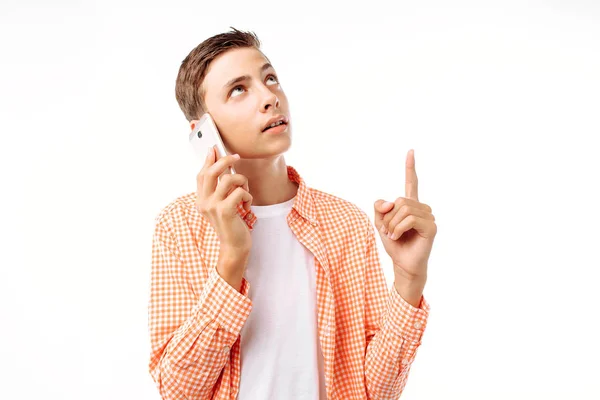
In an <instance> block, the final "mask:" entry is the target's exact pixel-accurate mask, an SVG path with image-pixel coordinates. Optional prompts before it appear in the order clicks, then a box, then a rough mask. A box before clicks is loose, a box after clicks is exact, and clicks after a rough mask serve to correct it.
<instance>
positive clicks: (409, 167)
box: [405, 149, 419, 201]
mask: <svg viewBox="0 0 600 400" xmlns="http://www.w3.org/2000/svg"><path fill="white" fill-rule="evenodd" d="M405 194H406V197H407V198H409V199H413V200H417V201H418V200H419V181H418V178H417V170H416V168H415V151H414V150H412V149H411V150H409V151H408V154H407V155H406V185H405Z"/></svg>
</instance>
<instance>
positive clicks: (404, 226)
mask: <svg viewBox="0 0 600 400" xmlns="http://www.w3.org/2000/svg"><path fill="white" fill-rule="evenodd" d="M433 226H435V224H434V223H433V222H431V221H429V220H426V219H423V218H420V217H417V216H415V215H409V216H408V217H406V218H404V219H403V220H402V222H400V223H399V224H398V225H396V227H395V228H394V232H393V233H392V234H393V235H394V237H395V238H396V239H398V238H400V237H401V236H402V235H403V234H404V233H406V232H408V231H410V230H411V229H414V230H415V231H417V233H418V234H419V235H421V236H423V237H429V236H430V234H429V231H430V230H431V229H432V227H433ZM396 239H394V240H396Z"/></svg>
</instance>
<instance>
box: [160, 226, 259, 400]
mask: <svg viewBox="0 0 600 400" xmlns="http://www.w3.org/2000/svg"><path fill="white" fill-rule="evenodd" d="M180 242H181V241H180V240H179V241H178V240H176V239H175V237H174V234H173V232H172V231H171V230H170V229H169V227H168V224H167V223H166V222H164V220H159V221H157V223H156V227H155V231H154V236H153V243H152V272H151V290H150V302H149V309H148V324H149V332H150V342H151V354H150V362H149V368H150V373H151V375H152V378H153V379H154V381H155V382H156V384H157V387H158V390H159V392H160V395H161V396H162V398H163V399H165V400H175V399H178V400H179V399H197V400H200V399H209V398H212V395H213V392H214V390H215V385H216V384H217V381H218V379H219V376H220V375H221V374H222V373H224V372H229V376H231V372H232V371H228V369H229V368H232V366H231V363H230V362H229V361H230V349H231V348H232V347H233V345H234V343H235V342H236V341H237V339H238V337H239V333H240V331H241V329H242V326H243V324H244V323H245V321H246V319H247V317H248V315H249V314H250V310H251V307H252V304H251V301H250V299H249V298H248V297H247V296H246V294H247V289H248V286H247V282H245V281H243V282H242V285H241V292H242V293H240V292H239V291H237V290H235V289H234V288H233V287H232V286H231V285H230V284H228V283H227V282H226V281H225V280H224V279H223V278H222V277H221V276H220V275H219V273H218V272H217V270H216V269H215V268H212V269H211V270H210V271H209V272H208V278H207V279H205V281H204V282H203V287H202V291H201V292H200V293H198V294H195V293H193V291H192V288H191V284H190V281H189V279H188V274H191V273H193V271H192V272H190V271H189V270H190V269H191V268H202V266H200V265H189V262H188V263H184V257H183V256H182V254H181V249H180V248H179V247H178V245H177V243H180ZM198 275H199V276H201V277H204V276H206V275H205V274H202V273H198Z"/></svg>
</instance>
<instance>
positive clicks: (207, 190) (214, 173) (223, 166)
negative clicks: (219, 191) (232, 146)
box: [202, 154, 239, 197]
mask: <svg viewBox="0 0 600 400" xmlns="http://www.w3.org/2000/svg"><path fill="white" fill-rule="evenodd" d="M237 160H239V156H238V155H237V154H233V155H228V156H225V157H221V158H219V160H217V161H215V163H214V164H212V165H211V166H210V167H208V169H207V170H206V171H205V172H204V182H203V183H204V184H203V188H202V190H203V194H204V196H205V197H209V196H211V195H212V194H213V193H214V192H215V189H216V187H217V184H218V179H219V177H220V176H221V175H222V174H223V173H224V172H225V170H227V168H229V167H230V166H231V165H233V164H234V163H235V162H236V161H237Z"/></svg>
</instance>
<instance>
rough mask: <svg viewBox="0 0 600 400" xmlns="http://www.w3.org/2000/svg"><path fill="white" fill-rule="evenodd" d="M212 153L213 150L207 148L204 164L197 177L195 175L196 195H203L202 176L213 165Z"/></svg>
mask: <svg viewBox="0 0 600 400" xmlns="http://www.w3.org/2000/svg"><path fill="white" fill-rule="evenodd" d="M214 162H215V161H214V151H213V148H212V147H211V148H209V149H208V151H207V152H206V158H205V159H204V164H203V165H202V168H201V169H200V172H198V175H196V182H197V184H198V188H197V193H198V194H204V190H203V187H204V175H205V173H206V170H207V169H208V168H209V167H210V166H211V165H212V164H213V163H214Z"/></svg>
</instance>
